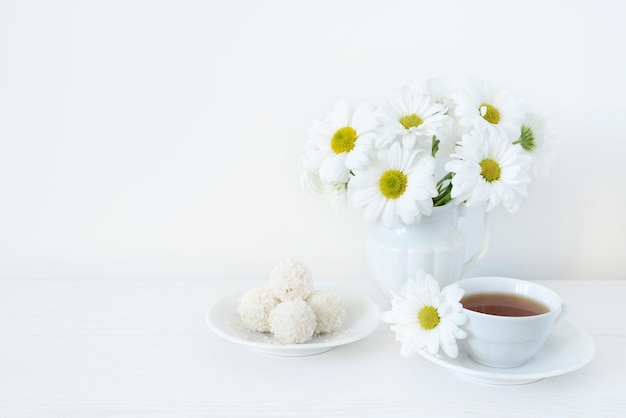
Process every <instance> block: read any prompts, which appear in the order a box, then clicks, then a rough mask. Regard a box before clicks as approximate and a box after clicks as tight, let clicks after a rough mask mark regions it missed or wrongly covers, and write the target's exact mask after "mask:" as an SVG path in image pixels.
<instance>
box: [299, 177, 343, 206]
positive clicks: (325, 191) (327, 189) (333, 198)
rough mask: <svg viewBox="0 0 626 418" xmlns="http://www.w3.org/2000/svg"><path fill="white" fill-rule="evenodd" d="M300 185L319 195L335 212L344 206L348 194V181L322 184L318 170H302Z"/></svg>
mask: <svg viewBox="0 0 626 418" xmlns="http://www.w3.org/2000/svg"><path fill="white" fill-rule="evenodd" d="M300 185H301V186H302V187H303V188H304V189H305V190H308V191H310V192H313V193H316V194H319V195H321V196H322V199H323V200H324V201H325V202H326V203H328V204H329V205H330V206H332V207H334V208H335V211H336V212H338V211H339V209H341V208H342V207H343V206H344V203H345V201H346V196H347V194H348V183H331V184H324V183H322V181H321V180H320V176H319V171H307V170H302V173H301V175H300Z"/></svg>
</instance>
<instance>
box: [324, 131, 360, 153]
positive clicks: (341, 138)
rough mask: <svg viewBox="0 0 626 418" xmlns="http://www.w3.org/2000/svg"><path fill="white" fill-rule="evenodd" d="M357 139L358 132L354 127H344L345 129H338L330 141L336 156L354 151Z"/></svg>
mask: <svg viewBox="0 0 626 418" xmlns="http://www.w3.org/2000/svg"><path fill="white" fill-rule="evenodd" d="M356 139H357V137H356V131H355V130H354V128H352V126H344V127H343V128H339V129H337V131H336V132H335V133H334V135H333V137H332V139H331V140H330V148H331V149H332V150H333V151H334V152H335V154H341V153H342V152H349V151H352V149H354V143H355V142H356Z"/></svg>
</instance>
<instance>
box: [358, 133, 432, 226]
mask: <svg viewBox="0 0 626 418" xmlns="http://www.w3.org/2000/svg"><path fill="white" fill-rule="evenodd" d="M434 169H435V159H434V158H433V157H432V156H430V155H429V154H427V153H426V152H424V151H421V150H407V149H405V148H403V147H402V146H401V145H400V144H399V143H394V144H392V145H391V147H390V148H389V149H388V150H387V149H385V150H380V151H379V152H378V153H377V155H376V158H375V159H374V161H372V162H371V163H370V164H369V165H368V166H367V167H366V168H364V169H362V170H354V177H353V178H352V179H351V180H350V188H351V189H352V190H353V193H352V205H353V206H354V207H356V208H360V207H365V211H364V218H365V220H366V221H369V222H376V221H378V220H379V219H380V220H381V221H382V223H383V225H385V226H386V227H388V228H390V227H392V226H393V225H394V224H395V223H396V222H397V219H398V218H399V219H400V220H401V221H402V222H404V223H405V224H412V223H413V222H415V221H417V220H419V218H420V216H421V215H422V214H423V215H430V214H431V212H432V208H433V201H432V198H433V197H435V196H437V190H436V184H435V179H434V177H433V174H434Z"/></svg>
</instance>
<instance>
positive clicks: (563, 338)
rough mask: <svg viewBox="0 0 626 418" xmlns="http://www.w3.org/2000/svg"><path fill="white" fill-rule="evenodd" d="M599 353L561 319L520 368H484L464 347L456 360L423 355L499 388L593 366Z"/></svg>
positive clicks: (585, 338)
mask: <svg viewBox="0 0 626 418" xmlns="http://www.w3.org/2000/svg"><path fill="white" fill-rule="evenodd" d="M595 351H596V350H595V345H594V343H593V339H592V338H591V336H590V335H589V334H587V333H586V332H585V331H583V330H581V329H579V328H578V327H576V326H575V325H574V324H573V323H571V322H570V321H568V320H567V319H566V318H561V319H559V320H558V321H557V323H556V324H555V326H554V329H553V331H552V334H550V336H549V337H548V339H547V340H546V343H545V345H544V346H543V347H542V348H541V350H539V352H538V353H537V354H535V356H534V357H533V358H531V359H530V360H528V361H527V362H526V363H525V364H523V365H521V366H519V367H514V368H510V369H497V368H493V367H488V366H483V365H482V364H479V363H476V362H475V361H474V360H472V359H471V357H470V356H469V354H467V352H465V351H464V350H463V349H462V348H459V355H458V357H457V358H455V359H451V358H449V357H447V356H445V355H442V356H441V357H437V356H433V355H431V354H429V353H427V352H420V354H421V355H422V356H423V357H425V358H427V359H428V360H430V361H432V362H433V363H436V364H439V365H440V366H443V367H445V368H447V369H450V370H453V371H455V372H457V373H461V374H462V375H463V376H465V377H467V378H468V379H471V380H477V381H479V382H483V383H491V384H496V385H522V384H526V383H532V382H536V381H538V380H541V379H545V378H547V377H552V376H558V375H561V374H565V373H569V372H572V371H574V370H577V369H579V368H581V367H583V366H584V365H585V364H587V363H589V361H590V360H591V359H592V358H593V356H594V354H595Z"/></svg>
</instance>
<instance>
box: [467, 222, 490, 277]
mask: <svg viewBox="0 0 626 418" xmlns="http://www.w3.org/2000/svg"><path fill="white" fill-rule="evenodd" d="M488 247H489V213H487V211H485V212H484V213H483V240H482V243H481V246H480V248H479V249H478V251H476V252H475V253H474V255H472V256H471V257H470V258H469V259H468V260H467V261H466V262H465V264H464V265H463V271H464V272H465V271H467V269H469V268H471V267H473V266H474V265H475V264H476V263H478V262H479V261H480V260H481V259H482V258H483V257H484V256H485V254H487V249H488Z"/></svg>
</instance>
